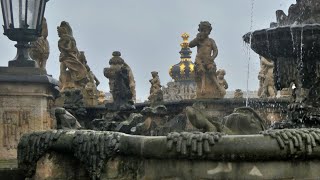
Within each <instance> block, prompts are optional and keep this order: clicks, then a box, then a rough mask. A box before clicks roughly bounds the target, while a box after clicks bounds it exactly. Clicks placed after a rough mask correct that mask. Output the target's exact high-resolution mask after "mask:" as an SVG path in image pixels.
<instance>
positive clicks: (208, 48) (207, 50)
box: [189, 21, 226, 98]
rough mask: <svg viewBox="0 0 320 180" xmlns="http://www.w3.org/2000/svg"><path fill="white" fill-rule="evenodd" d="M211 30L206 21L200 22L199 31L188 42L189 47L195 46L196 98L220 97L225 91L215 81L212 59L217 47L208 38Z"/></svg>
mask: <svg viewBox="0 0 320 180" xmlns="http://www.w3.org/2000/svg"><path fill="white" fill-rule="evenodd" d="M211 30H212V27H211V24H210V23H209V22H208V21H202V22H200V24H199V29H198V31H199V33H198V34H197V37H196V38H195V39H193V40H192V41H191V42H190V44H189V47H191V48H193V47H195V46H197V55H196V60H195V81H196V83H197V98H222V97H223V96H224V95H225V93H226V92H225V89H224V88H223V87H220V85H219V83H218V81H217V76H216V70H217V68H216V64H215V62H214V59H215V58H216V57H217V55H218V48H217V46H216V43H215V41H214V40H213V39H211V38H209V34H210V32H211Z"/></svg>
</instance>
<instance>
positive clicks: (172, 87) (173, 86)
mask: <svg viewBox="0 0 320 180" xmlns="http://www.w3.org/2000/svg"><path fill="white" fill-rule="evenodd" d="M162 90H163V99H164V101H180V100H183V99H195V98H196V84H195V82H168V83H167V87H162Z"/></svg>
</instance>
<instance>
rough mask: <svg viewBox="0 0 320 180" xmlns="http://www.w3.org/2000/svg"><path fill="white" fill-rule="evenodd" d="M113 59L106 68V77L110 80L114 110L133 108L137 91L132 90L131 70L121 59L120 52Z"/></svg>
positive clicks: (114, 54) (115, 52)
mask: <svg viewBox="0 0 320 180" xmlns="http://www.w3.org/2000/svg"><path fill="white" fill-rule="evenodd" d="M112 56H113V57H112V58H111V59H110V61H109V64H110V67H108V68H104V71H103V73H104V76H105V77H106V78H108V79H109V87H110V92H111V94H112V97H113V106H114V107H111V108H112V109H114V110H119V109H126V108H133V104H134V100H133V96H134V95H135V91H133V89H132V88H130V81H132V80H133V79H131V78H130V75H129V74H130V71H131V69H130V68H129V66H128V65H127V64H126V63H125V62H124V60H123V59H122V58H121V57H120V56H121V53H120V52H119V51H114V52H113V53H112Z"/></svg>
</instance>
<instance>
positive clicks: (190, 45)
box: [189, 38, 199, 48]
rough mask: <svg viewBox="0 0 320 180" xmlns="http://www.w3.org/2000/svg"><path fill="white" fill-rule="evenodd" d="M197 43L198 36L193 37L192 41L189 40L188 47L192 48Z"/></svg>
mask: <svg viewBox="0 0 320 180" xmlns="http://www.w3.org/2000/svg"><path fill="white" fill-rule="evenodd" d="M198 45H199V40H198V38H194V39H193V40H192V41H190V42H189V47H191V48H193V47H196V46H198Z"/></svg>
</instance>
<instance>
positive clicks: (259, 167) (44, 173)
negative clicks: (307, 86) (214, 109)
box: [19, 129, 320, 179]
mask: <svg viewBox="0 0 320 180" xmlns="http://www.w3.org/2000/svg"><path fill="white" fill-rule="evenodd" d="M46 133H49V134H51V132H46ZM34 134H39V133H34ZM105 135H107V136H105ZM109 135H110V136H109ZM319 135H320V130H319V129H298V130H276V131H265V132H263V135H242V136H226V135H222V136H221V135H219V134H215V133H211V134H210V133H173V134H171V135H169V136H167V137H163V136H160V137H143V136H130V135H125V134H122V133H111V132H94V131H65V132H64V133H62V134H61V135H60V136H59V137H57V139H56V140H55V141H54V142H52V144H51V146H50V147H51V148H50V151H53V152H56V153H63V155H62V154H60V155H57V154H55V153H51V154H49V155H46V151H41V152H42V155H41V156H40V157H41V158H40V157H39V158H40V161H38V163H37V169H36V172H35V176H34V177H49V176H48V175H51V177H50V178H52V179H55V178H63V179H67V178H66V177H69V178H68V179H78V178H80V179H81V178H83V179H89V178H90V179H95V177H100V179H170V178H172V179H226V178H227V179H281V178H288V177H293V178H295V179H303V178H309V179H315V178H316V177H319V176H320V173H319V170H318V166H319V165H320V161H319V158H320V146H319V144H320V143H319V142H320V141H319V138H318V136H319ZM29 136H34V135H29ZM299 137H300V138H299ZM101 138H102V139H101ZM114 138H115V139H114ZM103 139H107V140H108V143H107V144H106V145H108V146H107V147H108V148H107V149H106V148H102V149H101V148H94V147H95V146H96V143H95V142H99V143H98V144H97V145H101V143H102V142H104V141H100V140H103ZM211 139H212V140H213V141H212V140H211ZM30 140H31V141H30V142H31V143H30V142H26V141H23V143H22V144H21V145H23V146H24V147H26V148H27V147H28V146H29V147H31V146H32V142H36V141H37V139H32V138H31V139H30ZM88 143H89V144H88ZM40 144H41V143H40ZM19 146H20V145H19ZM85 147H88V148H85ZM98 147H100V146H98ZM234 147H237V148H234ZM92 148H94V149H92ZM98 149H101V150H103V151H98ZM201 152H202V153H201ZM27 154H28V153H26V154H25V155H27ZM80 154H81V156H79V155H80ZM73 155H74V158H72V156H73ZM22 157H27V156H22ZM36 157H38V156H36ZM94 157H96V158H97V159H96V158H94ZM103 157H109V158H104V159H100V158H103ZM87 158H89V159H87ZM76 159H78V160H80V162H81V163H79V161H78V160H76ZM95 160H96V161H95ZM101 160H102V161H101ZM292 160H294V161H292ZM51 162H52V163H51ZM98 162H102V163H103V164H96V166H94V164H95V163H98ZM82 167H84V168H85V169H84V168H82ZM275 167H277V168H275ZM95 168H98V169H99V168H102V169H100V170H101V171H92V170H94V169H95ZM98 169H96V170H98ZM57 171H58V172H57ZM84 171H87V172H89V173H87V172H84ZM53 172H56V173H53ZM75 172H77V174H75ZM97 172H101V174H100V175H99V176H96V175H97V174H96V173H97Z"/></svg>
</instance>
